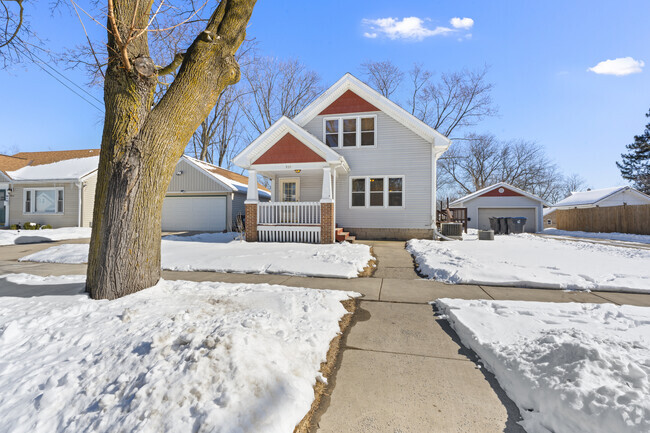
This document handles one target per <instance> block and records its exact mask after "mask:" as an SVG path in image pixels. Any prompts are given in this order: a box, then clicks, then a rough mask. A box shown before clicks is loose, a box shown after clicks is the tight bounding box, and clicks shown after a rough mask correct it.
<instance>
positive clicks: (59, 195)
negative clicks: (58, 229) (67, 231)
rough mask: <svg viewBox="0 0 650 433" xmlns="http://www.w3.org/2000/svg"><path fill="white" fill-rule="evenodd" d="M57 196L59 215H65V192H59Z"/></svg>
mask: <svg viewBox="0 0 650 433" xmlns="http://www.w3.org/2000/svg"><path fill="white" fill-rule="evenodd" d="M56 195H57V197H56V211H57V212H58V213H63V190H62V189H59V190H57V191H56Z"/></svg>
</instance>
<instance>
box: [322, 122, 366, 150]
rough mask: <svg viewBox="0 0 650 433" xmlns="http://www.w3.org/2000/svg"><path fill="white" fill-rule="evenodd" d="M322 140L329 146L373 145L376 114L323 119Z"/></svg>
mask: <svg viewBox="0 0 650 433" xmlns="http://www.w3.org/2000/svg"><path fill="white" fill-rule="evenodd" d="M323 132H324V133H323V135H324V137H323V141H324V142H325V144H327V145H328V146H329V147H374V146H376V145H377V116H375V115H372V116H343V117H328V118H325V119H324V128H323Z"/></svg>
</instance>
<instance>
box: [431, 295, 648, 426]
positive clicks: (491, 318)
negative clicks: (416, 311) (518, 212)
mask: <svg viewBox="0 0 650 433" xmlns="http://www.w3.org/2000/svg"><path fill="white" fill-rule="evenodd" d="M436 304H437V305H438V307H439V309H440V310H441V312H442V313H443V314H444V315H446V316H447V318H448V320H449V322H450V323H451V326H452V327H453V328H454V330H455V331H456V332H457V333H458V335H459V337H460V339H461V341H462V342H463V344H464V345H465V346H467V347H469V348H471V349H472V350H473V351H474V352H476V353H477V354H478V356H479V357H480V358H481V359H482V362H483V363H484V365H485V366H486V367H487V368H488V370H490V371H491V372H493V373H494V375H495V376H496V378H497V380H498V381H499V384H500V385H501V387H502V388H503V389H504V390H505V391H506V393H507V394H508V396H509V397H510V398H511V399H512V400H513V401H514V402H515V403H516V404H517V405H518V406H519V409H520V411H521V415H522V417H523V421H522V425H523V427H524V428H525V429H526V431H527V432H528V433H549V432H555V433H569V432H571V433H573V432H589V433H613V432H616V433H626V432H635V433H641V432H648V431H650V308H648V307H633V306H629V305H623V306H615V305H613V304H602V305H601V304H574V303H566V304H561V303H544V302H520V301H465V300H459V299H438V300H437V301H436Z"/></svg>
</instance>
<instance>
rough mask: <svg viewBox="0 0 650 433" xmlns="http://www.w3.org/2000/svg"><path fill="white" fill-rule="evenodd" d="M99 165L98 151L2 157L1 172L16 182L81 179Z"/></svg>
mask: <svg viewBox="0 0 650 433" xmlns="http://www.w3.org/2000/svg"><path fill="white" fill-rule="evenodd" d="M98 166H99V149H81V150H56V151H46V152H20V153H17V154H15V155H12V156H8V155H0V171H2V173H3V174H4V175H5V176H6V177H7V178H8V179H9V180H14V181H36V180H44V181H47V180H79V179H81V178H82V177H85V176H87V175H89V174H91V173H93V172H95V171H97V167H98Z"/></svg>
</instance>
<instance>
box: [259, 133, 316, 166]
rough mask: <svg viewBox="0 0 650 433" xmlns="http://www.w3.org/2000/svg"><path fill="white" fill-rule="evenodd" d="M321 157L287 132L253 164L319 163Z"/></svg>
mask: <svg viewBox="0 0 650 433" xmlns="http://www.w3.org/2000/svg"><path fill="white" fill-rule="evenodd" d="M321 161H325V159H324V158H323V157H321V156H320V155H318V154H317V153H316V152H314V151H313V150H311V149H310V148H309V147H307V146H306V145H305V144H303V143H302V142H301V141H300V140H298V139H297V138H296V137H294V136H293V135H291V134H289V133H288V132H287V133H286V134H285V135H284V136H283V137H282V138H281V139H279V140H278V141H277V142H276V143H275V144H274V145H273V146H271V148H270V149H268V150H267V151H266V152H264V154H262V156H260V157H259V158H257V159H256V160H255V162H253V164H285V163H292V162H321Z"/></svg>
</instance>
